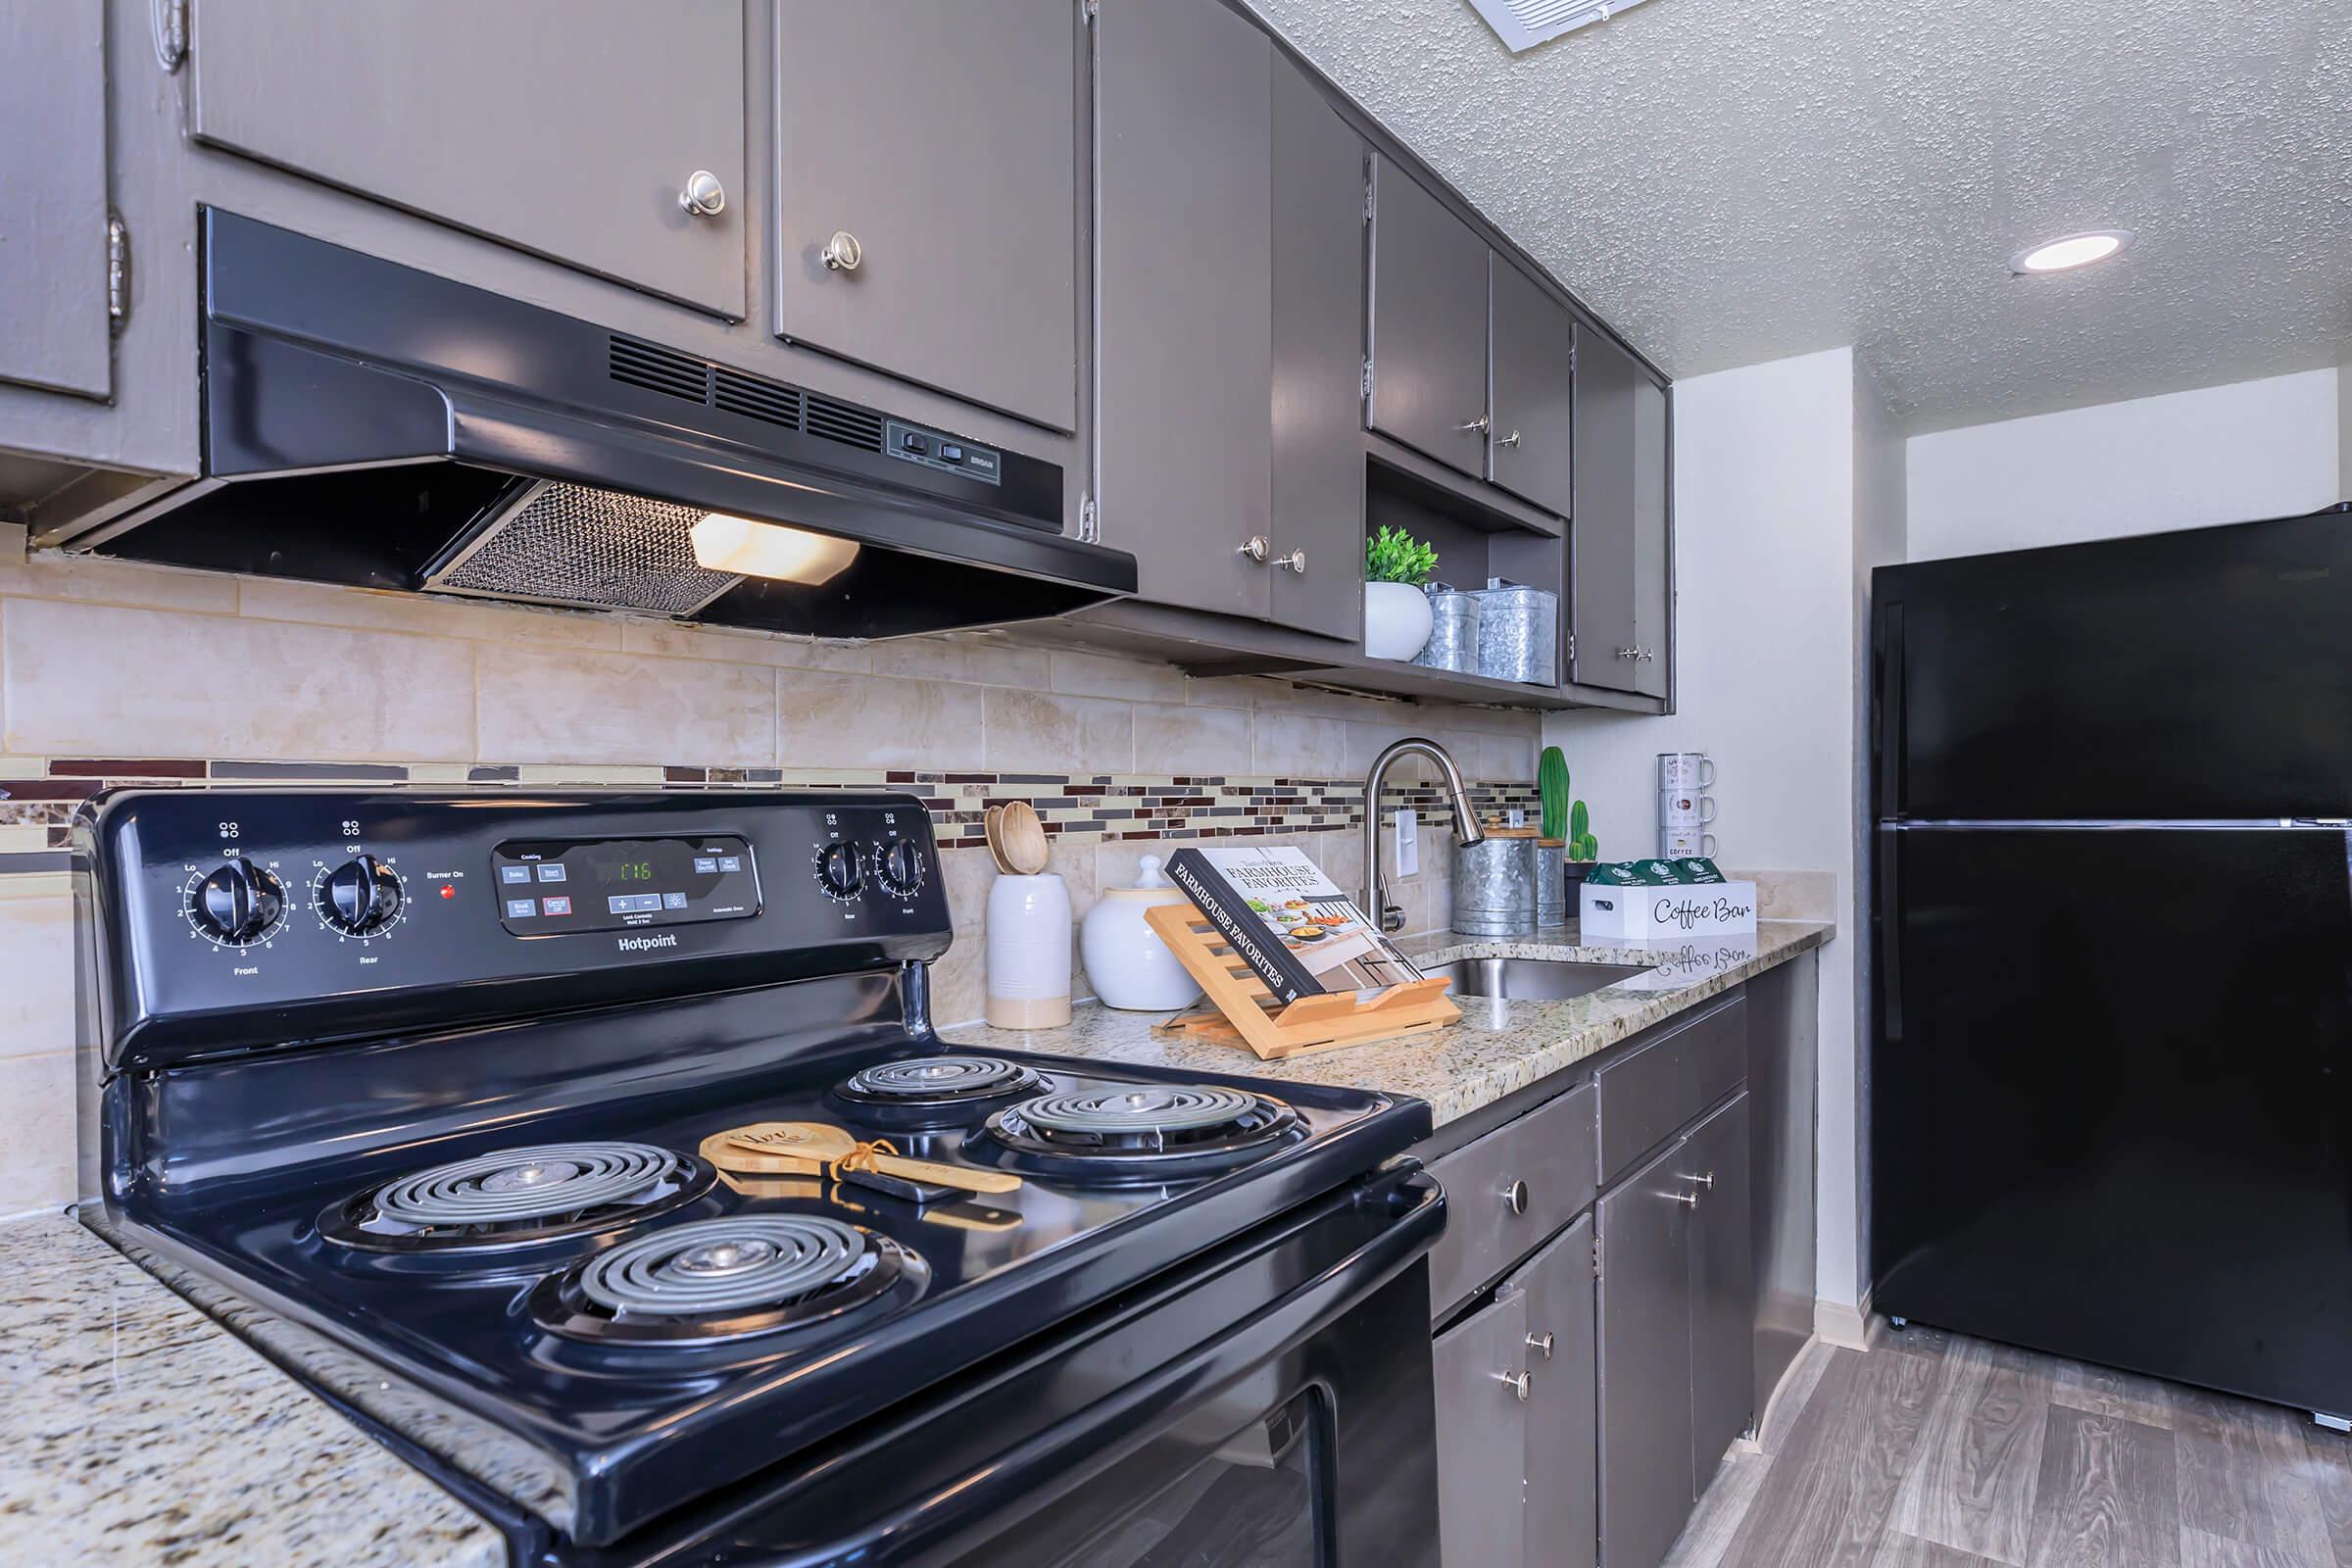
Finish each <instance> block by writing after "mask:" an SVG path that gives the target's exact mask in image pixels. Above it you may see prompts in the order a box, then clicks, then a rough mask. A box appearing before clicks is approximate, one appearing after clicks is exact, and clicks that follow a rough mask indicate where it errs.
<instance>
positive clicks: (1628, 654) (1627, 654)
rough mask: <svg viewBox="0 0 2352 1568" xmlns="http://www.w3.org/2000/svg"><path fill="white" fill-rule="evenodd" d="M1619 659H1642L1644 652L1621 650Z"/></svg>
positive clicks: (1628, 649) (1636, 649)
mask: <svg viewBox="0 0 2352 1568" xmlns="http://www.w3.org/2000/svg"><path fill="white" fill-rule="evenodd" d="M1617 657H1618V658H1619V659H1640V658H1641V657H1642V650H1641V649H1639V648H1620V649H1618V650H1617Z"/></svg>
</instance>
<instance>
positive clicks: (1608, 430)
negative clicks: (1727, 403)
mask: <svg viewBox="0 0 2352 1568" xmlns="http://www.w3.org/2000/svg"><path fill="white" fill-rule="evenodd" d="M1575 382H1576V472H1575V477H1574V484H1573V489H1574V497H1575V499H1574V504H1573V507H1572V509H1571V514H1570V516H1571V520H1570V523H1569V528H1568V541H1569V552H1570V555H1569V559H1570V562H1571V569H1570V572H1569V579H1570V589H1571V595H1572V598H1573V601H1574V606H1575V613H1576V657H1575V660H1574V661H1573V668H1574V677H1575V679H1576V680H1577V682H1578V683H1580V684H1582V685H1586V686H1599V687H1604V688H1606V689H1608V690H1610V691H1621V692H1636V693H1640V694H1642V695H1644V696H1649V697H1662V696H1664V695H1665V694H1666V689H1667V664H1668V662H1669V660H1670V658H1671V655H1672V648H1671V646H1670V644H1671V639H1672V635H1673V627H1672V617H1671V611H1672V604H1671V595H1670V588H1669V585H1668V581H1667V578H1668V548H1669V546H1668V540H1667V523H1668V499H1669V498H1668V492H1667V462H1668V444H1667V427H1666V420H1667V401H1666V391H1665V389H1664V388H1663V387H1661V386H1659V385H1658V383H1657V382H1655V381H1653V380H1651V379H1650V377H1649V372H1648V371H1646V370H1644V369H1642V367H1641V366H1640V365H1639V364H1637V363H1636V362H1635V360H1634V357H1633V356H1632V355H1630V354H1628V353H1626V352H1625V350H1623V349H1621V348H1619V347H1618V346H1617V345H1616V343H1614V342H1613V341H1611V340H1610V339H1609V338H1607V337H1605V336H1603V335H1602V334H1600V333H1598V332H1593V331H1589V330H1587V329H1585V328H1584V327H1582V326H1581V325H1580V326H1579V327H1578V328H1577V332H1576V373H1575Z"/></svg>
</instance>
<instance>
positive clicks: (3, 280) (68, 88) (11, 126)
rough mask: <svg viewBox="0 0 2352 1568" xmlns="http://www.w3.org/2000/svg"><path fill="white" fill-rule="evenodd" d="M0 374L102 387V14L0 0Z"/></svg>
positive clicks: (31, 382)
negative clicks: (2, 194)
mask: <svg viewBox="0 0 2352 1568" xmlns="http://www.w3.org/2000/svg"><path fill="white" fill-rule="evenodd" d="M0 147H5V148H8V149H9V151H8V152H7V153H6V154H4V155H0V156H5V157H6V158H7V160H8V181H7V195H6V200H5V201H4V202H0V300H6V301H7V302H8V304H7V308H6V309H5V310H0V380H6V381H18V382H22V383H24V384H25V385H27V386H37V387H47V388H50V389H52V390H55V391H59V392H76V393H80V394H81V395H83V396H85V397H94V398H102V397H105V396H106V395H107V392H108V390H109V388H110V386H111V375H110V369H111V359H112V355H111V351H110V345H109V342H108V331H109V327H108V322H107V315H106V13H105V10H104V8H103V7H100V6H97V5H92V4H82V5H74V4H71V3H68V4H60V3H59V0H0Z"/></svg>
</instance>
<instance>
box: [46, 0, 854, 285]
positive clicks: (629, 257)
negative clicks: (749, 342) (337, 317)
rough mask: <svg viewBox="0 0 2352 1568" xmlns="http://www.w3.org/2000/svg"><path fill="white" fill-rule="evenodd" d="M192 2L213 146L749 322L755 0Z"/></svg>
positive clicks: (206, 134) (201, 130)
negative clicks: (362, 9) (747, 101)
mask: <svg viewBox="0 0 2352 1568" xmlns="http://www.w3.org/2000/svg"><path fill="white" fill-rule="evenodd" d="M71 9H75V10H79V9H91V10H95V9H96V8H95V7H89V8H82V7H73V8H71ZM856 9H858V10H860V11H862V10H863V9H864V8H862V7H859V8H856ZM191 10H192V12H193V16H194V26H195V35H194V39H193V42H192V46H191V48H190V51H189V54H190V61H191V69H192V72H193V82H194V87H193V101H192V104H191V109H190V128H191V130H192V132H193V134H194V135H195V137H196V138H197V139H198V140H199V141H202V142H206V143H209V144H211V145H213V146H216V147H221V148H226V149H228V150H230V151H233V152H237V153H242V154H245V155H247V156H249V157H252V158H257V159H261V160H263V161H265V162H268V163H270V164H275V165H278V166H280V167H282V168H285V169H288V170H292V171H293V172H296V173H299V174H306V175H309V176H310V177H312V178H315V179H320V180H325V181H327V182H329V183H331V184H335V185H340V186H343V187H346V188H348V189H351V190H355V191H358V192H360V193H361V194H363V195H366V196H371V197H374V198H376V199H378V200H381V201H384V202H388V203H391V204H392V205H394V206H397V207H402V208H406V209H408V210H410V211H412V212H416V213H420V214H423V215H424V216H425V217H427V218H433V219H438V220H440V221H443V222H447V223H453V224H456V225H458V226H459V227H462V228H466V229H470V230H472V231H474V232H476V233H480V234H484V235H487V236H489V237H490V238H492V239H496V240H502V241H505V242H507V243H509V244H512V245H515V246H518V247H520V248H522V249H524V250H528V251H532V252H535V253H536V254H538V255H541V256H544V257H547V258H550V259H552V260H554V261H558V262H562V263H564V264H565V265H567V266H571V267H576V268H579V269H582V270H586V271H590V272H594V273H598V274H600V275H602V276H605V277H609V278H612V279H614V280H615V281H618V282H622V283H627V284H631V285H633V286H635V287H638V288H641V289H646V290H649V291H651V292H653V293H656V294H661V295H664V296H667V297H668V298H670V299H673V300H679V301H682V302H684V303H686V304H688V305H693V306H698V307H700V308H702V309H704V310H707V311H711V312H715V313H717V314H718V315H720V316H724V317H727V318H730V319H740V318H741V317H742V316H743V314H744V297H745V271H744V231H743V225H742V217H741V215H742V197H743V195H744V167H745V163H744V105H743V83H744V29H743V6H742V0H679V3H675V4H669V5H662V6H645V5H641V4H637V3H636V0H500V3H499V4H497V5H481V4H477V3H475V0H407V3H404V4H402V5H398V6H385V7H379V8H376V9H373V10H371V11H370V12H369V13H368V18H367V21H366V25H354V20H353V15H352V13H351V11H350V10H349V9H348V8H346V7H343V6H336V5H319V4H318V3H317V0H201V3H200V4H197V5H195V6H193V7H192V8H191ZM44 141H46V138H44ZM698 173H701V174H705V175H708V176H711V177H710V179H709V180H708V181H704V182H699V183H698V182H697V180H696V176H697V174H698ZM690 188H691V189H694V190H696V193H697V194H699V195H700V196H701V197H702V198H703V201H702V205H703V206H704V207H705V208H706V209H710V210H708V211H705V212H701V213H696V212H689V211H688V210H687V209H686V207H685V206H684V205H683V204H682V203H681V200H680V198H681V196H682V195H683V194H685V193H687V192H688V191H689V190H690ZM722 203H723V205H722Z"/></svg>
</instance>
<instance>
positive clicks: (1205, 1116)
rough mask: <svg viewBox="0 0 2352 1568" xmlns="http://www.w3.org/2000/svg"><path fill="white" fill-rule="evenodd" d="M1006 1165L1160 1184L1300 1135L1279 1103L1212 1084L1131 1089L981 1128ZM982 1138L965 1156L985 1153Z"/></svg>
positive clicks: (1008, 1113) (1042, 1101)
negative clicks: (1001, 1155)
mask: <svg viewBox="0 0 2352 1568" xmlns="http://www.w3.org/2000/svg"><path fill="white" fill-rule="evenodd" d="M982 1131H983V1134H984V1136H985V1138H986V1139H987V1140H988V1141H989V1142H990V1143H993V1144H994V1145H995V1146H996V1147H997V1149H998V1150H999V1151H1001V1152H1002V1154H1003V1156H1004V1159H1003V1162H1004V1163H1006V1164H1011V1165H1014V1166H1017V1167H1018V1168H1020V1169H1023V1170H1030V1171H1035V1172H1038V1173H1040V1174H1043V1175H1074V1176H1082V1177H1089V1178H1094V1179H1099V1180H1105V1181H1116V1182H1131V1181H1163V1180H1173V1179H1177V1178H1182V1177H1194V1176H1206V1175H1215V1174H1217V1173H1220V1172H1223V1171H1227V1170H1232V1169H1235V1168H1237V1167H1239V1166H1242V1165H1247V1164H1250V1162H1252V1161H1254V1160H1257V1159H1260V1158H1262V1157H1264V1156H1265V1155H1267V1154H1269V1153H1271V1152H1274V1151H1275V1150H1276V1149H1278V1148H1281V1147H1282V1146H1283V1145H1285V1144H1290V1143H1295V1142H1297V1141H1298V1140H1299V1139H1301V1138H1304V1137H1305V1136H1306V1124H1305V1122H1304V1120H1303V1119H1302V1118H1301V1117H1300V1116H1299V1113H1298V1112H1297V1111H1296V1110H1293V1109H1292V1108H1291V1107H1290V1106H1288V1105H1286V1104H1284V1103H1282V1102H1281V1101H1279V1100H1275V1099H1272V1098H1270V1097H1268V1096H1265V1095H1252V1094H1249V1093H1246V1092H1244V1091H1242V1090H1239V1089H1225V1088H1220V1087H1218V1086H1215V1085H1212V1084H1133V1085H1126V1086H1119V1087H1113V1088H1107V1089H1097V1090H1089V1091H1086V1092H1084V1093H1076V1094H1050V1095H1039V1096H1037V1097H1035V1098H1034V1099H1030V1100H1024V1101H1022V1102H1021V1103H1018V1104H1016V1105H1007V1106H1005V1108H1004V1109H1003V1110H1000V1111H998V1112H997V1113H996V1114H995V1115H993V1116H991V1117H989V1118H988V1121H987V1124H986V1125H985V1127H984V1128H983V1129H982ZM984 1150H985V1146H984V1145H982V1144H981V1143H980V1142H979V1140H974V1141H972V1143H970V1144H967V1145H966V1152H971V1153H974V1154H979V1153H982V1152H984Z"/></svg>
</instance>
